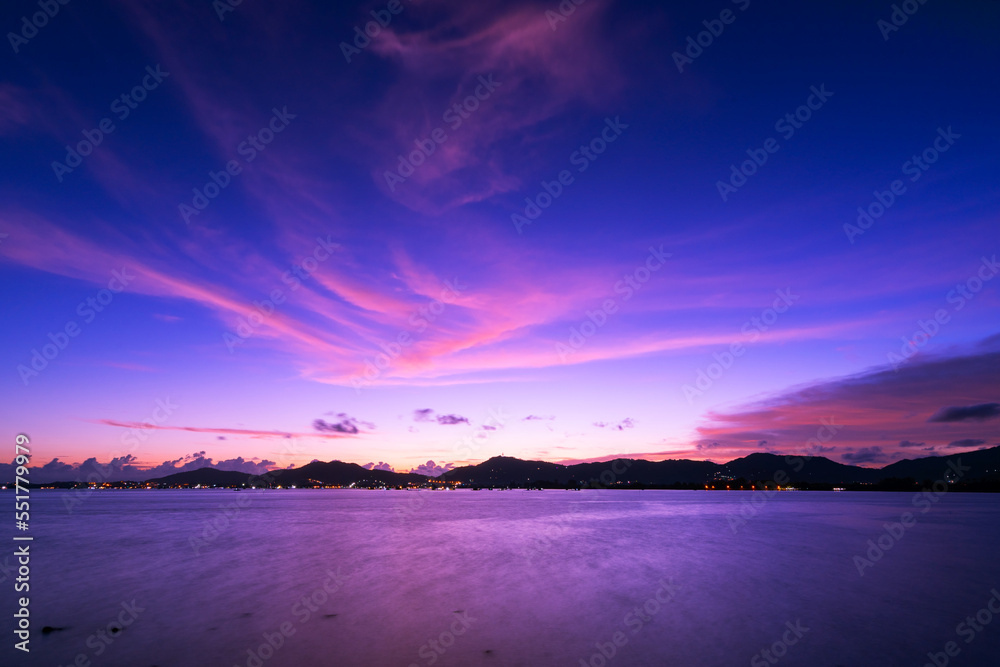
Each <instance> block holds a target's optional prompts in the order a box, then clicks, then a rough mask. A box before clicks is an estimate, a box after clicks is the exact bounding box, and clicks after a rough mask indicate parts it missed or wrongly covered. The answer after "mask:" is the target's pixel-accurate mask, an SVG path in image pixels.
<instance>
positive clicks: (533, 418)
mask: <svg viewBox="0 0 1000 667" xmlns="http://www.w3.org/2000/svg"><path fill="white" fill-rule="evenodd" d="M553 419H555V417H540V416H538V415H528V416H527V417H525V418H524V419H522V420H521V421H524V422H533V421H552V420H553Z"/></svg>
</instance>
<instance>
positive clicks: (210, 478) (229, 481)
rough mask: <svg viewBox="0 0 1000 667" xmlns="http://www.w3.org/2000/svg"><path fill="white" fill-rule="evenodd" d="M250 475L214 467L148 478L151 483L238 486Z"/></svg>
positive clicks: (244, 482)
mask: <svg viewBox="0 0 1000 667" xmlns="http://www.w3.org/2000/svg"><path fill="white" fill-rule="evenodd" d="M248 479H250V475H248V474H247V473H245V472H235V471H233V470H217V469H215V468H198V469H197V470H188V471H186V472H177V473H174V474H173V475H167V476H166V477H159V478H157V479H151V480H148V481H147V483H151V484H169V485H180V484H189V485H191V486H197V485H199V484H201V485H202V486H240V485H241V484H246V482H247V480H248Z"/></svg>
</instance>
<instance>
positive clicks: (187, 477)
mask: <svg viewBox="0 0 1000 667" xmlns="http://www.w3.org/2000/svg"><path fill="white" fill-rule="evenodd" d="M425 481H427V477H426V476H424V475H417V474H411V473H399V472H392V471H389V470H368V469H366V468H363V467H361V466H359V465H358V464H356V463H344V462H343V461H330V462H326V463H324V462H322V461H316V462H313V463H309V464H306V465H304V466H302V467H301V468H290V469H285V470H272V471H271V472H269V473H266V474H264V475H251V474H249V473H245V472H232V471H228V470H216V469H215V468H199V469H198V470H191V471H188V472H179V473H175V474H173V475H167V476H166V477H160V478H158V479H151V480H149V483H151V484H163V485H168V486H177V485H184V484H187V485H190V486H196V485H198V484H201V485H202V486H244V485H245V486H258V487H259V486H285V487H288V486H298V487H303V486H326V485H330V486H350V485H351V484H354V485H356V486H408V485H410V484H422V483H424V482H425Z"/></svg>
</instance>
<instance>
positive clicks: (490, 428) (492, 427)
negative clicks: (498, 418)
mask: <svg viewBox="0 0 1000 667" xmlns="http://www.w3.org/2000/svg"><path fill="white" fill-rule="evenodd" d="M482 428H483V430H484V431H495V430H497V427H496V426H490V425H489V424H483V427H482Z"/></svg>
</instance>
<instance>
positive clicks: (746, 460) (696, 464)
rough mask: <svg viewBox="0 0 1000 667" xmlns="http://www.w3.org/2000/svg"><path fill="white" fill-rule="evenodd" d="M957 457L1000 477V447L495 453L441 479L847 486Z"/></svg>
mask: <svg viewBox="0 0 1000 667" xmlns="http://www.w3.org/2000/svg"><path fill="white" fill-rule="evenodd" d="M959 459H960V460H961V465H962V466H964V467H968V468H970V470H968V471H963V473H962V477H961V481H962V482H969V481H972V480H998V479H1000V447H993V448H991V449H986V450H980V451H976V452H966V453H962V454H953V455H951V456H948V457H939V456H931V457H926V458H921V459H915V460H904V461H899V462H898V463H893V464H892V465H888V466H885V467H884V468H863V467H861V466H854V465H845V464H843V463H837V462H836V461H831V460H830V459H828V458H826V457H823V456H814V457H803V458H799V457H795V456H779V455H775V454H765V453H758V454H750V455H748V456H744V457H742V458H738V459H734V460H732V461H730V462H728V463H722V464H719V463H713V462H711V461H691V460H687V459H676V460H666V461H645V460H642V459H614V460H612V461H604V462H600V463H578V464H574V465H569V466H567V465H561V464H558V463H548V462H546V461H522V460H521V459H516V458H511V457H509V456H495V457H493V458H491V459H489V460H488V461H484V462H483V463H480V464H478V465H472V466H463V467H461V468H454V469H452V470H449V471H448V472H446V473H444V474H443V475H441V477H440V478H439V479H442V480H446V481H452V482H461V483H462V485H463V486H481V487H508V486H512V487H526V486H561V487H566V486H630V485H631V486H694V485H699V486H700V485H702V484H706V483H711V482H716V481H718V482H722V483H725V482H726V481H727V480H738V479H742V480H745V481H747V482H754V481H756V482H773V481H774V480H775V478H776V476H777V477H778V479H779V480H784V479H785V478H784V477H782V475H787V476H788V477H787V481H782V483H790V484H804V485H813V484H815V485H823V484H826V485H835V486H847V485H858V484H876V483H878V482H881V481H882V480H886V479H905V478H912V479H914V480H916V481H918V482H922V481H923V480H938V479H942V478H944V477H945V473H946V471H947V470H949V461H955V462H957V461H958V460H959ZM954 477H955V475H954V474H949V475H948V478H949V479H954Z"/></svg>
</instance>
